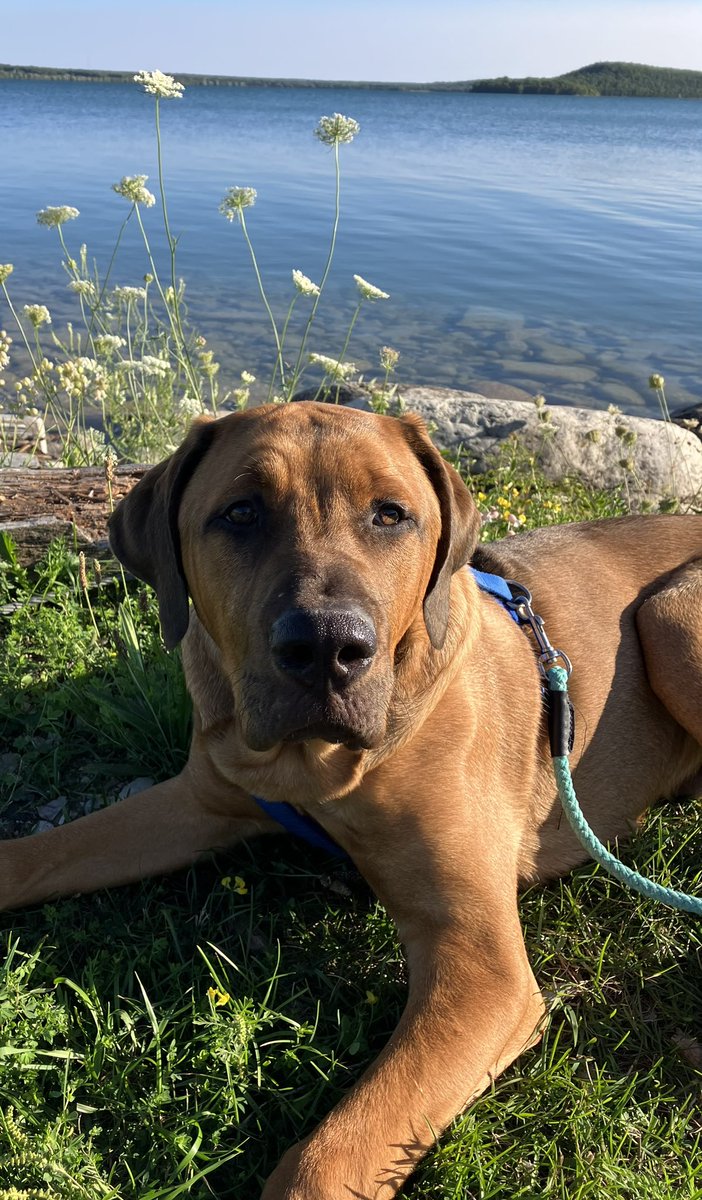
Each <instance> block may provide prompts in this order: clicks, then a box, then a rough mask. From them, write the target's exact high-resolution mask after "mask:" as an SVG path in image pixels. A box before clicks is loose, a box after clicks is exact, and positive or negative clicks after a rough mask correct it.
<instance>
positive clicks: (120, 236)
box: [88, 206, 134, 337]
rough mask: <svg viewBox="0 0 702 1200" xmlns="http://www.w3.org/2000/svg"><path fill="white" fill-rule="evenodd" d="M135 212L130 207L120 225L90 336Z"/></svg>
mask: <svg viewBox="0 0 702 1200" xmlns="http://www.w3.org/2000/svg"><path fill="white" fill-rule="evenodd" d="M133 212H134V206H132V208H130V210H129V212H128V213H127V215H126V217H125V218H124V220H123V222H122V224H121V226H120V230H119V233H118V234H117V241H116V242H115V246H114V250H113V251H112V256H111V258H110V261H109V263H108V264H107V270H106V272H105V278H104V279H103V281H102V287H101V288H100V292H99V295H98V298H97V300H96V301H95V306H94V308H93V310H92V315H91V318H90V325H89V327H88V337H90V336H91V334H92V332H93V326H94V324H95V319H96V317H97V314H98V312H99V311H100V309H101V308H102V301H103V299H104V296H105V292H106V291H107V285H108V283H109V281H110V275H111V274H112V268H113V266H114V265H115V259H116V258H117V251H118V250H119V244H120V242H121V241H122V234H123V233H124V231H125V229H126V228H127V223H128V222H129V221H130V220H131V218H132V214H133ZM101 327H102V326H101Z"/></svg>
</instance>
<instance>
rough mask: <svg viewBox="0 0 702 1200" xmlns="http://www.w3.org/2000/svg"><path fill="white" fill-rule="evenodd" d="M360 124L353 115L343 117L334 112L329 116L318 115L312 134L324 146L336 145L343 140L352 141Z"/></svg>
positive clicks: (358, 131)
mask: <svg viewBox="0 0 702 1200" xmlns="http://www.w3.org/2000/svg"><path fill="white" fill-rule="evenodd" d="M360 131H361V126H360V125H359V123H358V121H354V119H353V117H343V116H342V115H341V113H334V114H333V115H332V116H331V117H320V118H319V123H318V125H317V128H316V129H315V131H314V136H315V137H316V138H319V140H320V142H323V143H324V145H325V146H337V145H341V144H342V143H344V142H352V141H353V139H354V138H355V137H356V134H357V133H360Z"/></svg>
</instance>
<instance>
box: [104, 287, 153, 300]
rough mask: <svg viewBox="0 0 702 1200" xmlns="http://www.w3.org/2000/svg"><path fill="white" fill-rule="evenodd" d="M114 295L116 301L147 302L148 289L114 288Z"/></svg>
mask: <svg viewBox="0 0 702 1200" xmlns="http://www.w3.org/2000/svg"><path fill="white" fill-rule="evenodd" d="M112 295H113V296H114V298H115V300H126V301H127V302H129V301H130V300H146V288H143V287H128V286H126V285H125V286H124V287H116V288H113V291H112Z"/></svg>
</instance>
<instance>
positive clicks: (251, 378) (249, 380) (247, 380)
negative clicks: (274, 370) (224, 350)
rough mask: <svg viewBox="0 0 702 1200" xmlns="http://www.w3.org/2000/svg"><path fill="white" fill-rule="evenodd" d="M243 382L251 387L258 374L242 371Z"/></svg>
mask: <svg viewBox="0 0 702 1200" xmlns="http://www.w3.org/2000/svg"><path fill="white" fill-rule="evenodd" d="M241 382H242V383H245V384H246V386H247V387H250V386H251V384H252V383H255V382H256V376H255V375H252V374H251V372H250V371H242V372H241Z"/></svg>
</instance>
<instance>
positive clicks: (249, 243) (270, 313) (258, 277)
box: [239, 208, 285, 388]
mask: <svg viewBox="0 0 702 1200" xmlns="http://www.w3.org/2000/svg"><path fill="white" fill-rule="evenodd" d="M239 220H240V221H241V228H242V230H243V233H244V241H245V242H246V245H247V246H248V248H249V254H250V256H251V262H252V264H253V269H254V274H255V276H256V282H257V284H258V290H259V292H260V293H261V299H262V300H263V304H264V307H265V309H266V312H267V313H268V319H269V321H270V323H271V329H272V330H273V337H274V338H275V345H276V350H277V359H276V365H275V367H274V368H273V379H275V376H276V372H280V382H281V385H282V387H283V388H285V365H284V363H283V347H282V345H281V341H280V337H279V334H278V326H277V325H276V323H275V317H274V316H273V310H272V309H271V306H270V304H269V303H268V297H267V295H266V289H265V288H264V286H263V280H262V278H261V272H260V271H259V269H258V260H257V258H256V252H255V250H254V248H253V242H252V241H251V238H250V237H249V231H248V229H247V228H246V218H245V216H244V210H243V208H240V209H239Z"/></svg>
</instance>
